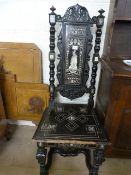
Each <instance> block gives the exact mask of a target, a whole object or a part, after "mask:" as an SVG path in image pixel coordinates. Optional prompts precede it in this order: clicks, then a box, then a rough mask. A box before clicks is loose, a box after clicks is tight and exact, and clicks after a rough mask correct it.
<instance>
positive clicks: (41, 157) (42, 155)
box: [36, 142, 48, 175]
mask: <svg viewBox="0 0 131 175" xmlns="http://www.w3.org/2000/svg"><path fill="white" fill-rule="evenodd" d="M37 147H38V149H37V154H36V159H37V160H38V163H39V164H40V175H48V171H47V169H46V154H47V150H46V149H45V147H44V144H43V143H41V142H38V143H37Z"/></svg>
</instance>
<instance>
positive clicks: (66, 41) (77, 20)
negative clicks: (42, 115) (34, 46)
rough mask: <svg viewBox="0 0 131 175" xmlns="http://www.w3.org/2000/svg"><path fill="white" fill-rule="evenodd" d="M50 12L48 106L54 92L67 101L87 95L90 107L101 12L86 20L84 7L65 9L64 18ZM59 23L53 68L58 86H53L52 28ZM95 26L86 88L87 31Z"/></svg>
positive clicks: (53, 53) (89, 41) (88, 58)
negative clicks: (59, 28) (56, 59)
mask: <svg viewBox="0 0 131 175" xmlns="http://www.w3.org/2000/svg"><path fill="white" fill-rule="evenodd" d="M54 11H55V8H54V7H52V8H51V13H50V14H49V22H50V25H51V26H50V52H49V60H50V102H51V104H54V98H55V92H56V89H57V90H58V91H59V93H60V94H61V95H62V96H64V97H67V98H69V99H71V100H73V99H75V98H78V97H81V96H83V95H84V94H85V93H89V100H88V105H89V106H90V107H93V106H94V100H93V99H94V94H95V82H96V72H97V64H98V61H99V57H100V56H99V50H100V42H101V35H102V27H103V24H104V16H103V13H104V10H99V15H98V16H94V17H93V18H90V16H89V13H88V11H87V9H86V8H85V7H82V6H80V5H78V4H76V5H75V6H71V7H69V8H68V9H67V11H66V12H65V14H64V16H63V17H61V16H60V15H56V14H55V12H54ZM56 22H61V23H62V25H61V31H60V33H59V35H58V42H57V47H58V50H59V54H58V57H57V58H58V59H59V63H58V66H57V78H58V82H59V83H58V86H57V88H55V85H54V81H55V79H54V74H55V72H54V68H55V63H54V62H55V24H56ZM93 24H96V28H97V29H96V38H95V45H94V54H93V58H92V73H91V80H90V86H89V87H87V80H88V78H89V60H90V51H91V49H92V39H93V36H92V33H91V27H92V26H93Z"/></svg>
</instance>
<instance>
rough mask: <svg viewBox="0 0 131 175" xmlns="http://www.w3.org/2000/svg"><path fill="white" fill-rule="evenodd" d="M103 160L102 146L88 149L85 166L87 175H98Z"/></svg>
mask: <svg viewBox="0 0 131 175" xmlns="http://www.w3.org/2000/svg"><path fill="white" fill-rule="evenodd" d="M104 160H105V159H104V146H103V145H99V146H98V147H96V148H89V150H87V151H86V165H87V167H88V169H89V175H98V170H99V166H100V165H101V164H102V162H103V161H104Z"/></svg>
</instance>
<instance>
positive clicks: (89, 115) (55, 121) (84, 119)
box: [33, 104, 107, 143]
mask: <svg viewBox="0 0 131 175" xmlns="http://www.w3.org/2000/svg"><path fill="white" fill-rule="evenodd" d="M101 128H102V127H100V123H99V121H98V120H97V115H96V113H95V110H94V109H92V110H89V109H88V108H87V105H78V104H70V105H69V104H56V105H55V109H54V110H53V111H49V108H47V109H46V110H45V112H44V113H43V116H42V119H41V121H40V123H39V126H38V128H37V130H36V132H35V134H34V137H33V139H35V140H41V141H46V140H48V142H51V140H52V142H53V140H59V141H60V140H68V141H71V140H73V141H75V140H77V141H79V140H81V141H90V142H95V143H96V142H103V143H107V137H106V136H105V132H104V130H103V129H101Z"/></svg>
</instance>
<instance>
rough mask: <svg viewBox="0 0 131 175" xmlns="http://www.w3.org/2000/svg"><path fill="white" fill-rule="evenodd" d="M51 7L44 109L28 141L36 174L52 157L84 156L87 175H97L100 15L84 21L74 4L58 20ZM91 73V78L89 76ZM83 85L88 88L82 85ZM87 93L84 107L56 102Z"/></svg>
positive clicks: (101, 137)
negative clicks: (33, 147) (58, 27)
mask: <svg viewBox="0 0 131 175" xmlns="http://www.w3.org/2000/svg"><path fill="white" fill-rule="evenodd" d="M54 11H55V8H54V7H52V8H51V13H50V14H49V22H50V52H49V61H50V79H49V80H50V104H49V107H48V108H47V109H46V110H45V111H44V113H43V116H42V119H41V121H40V123H39V125H38V127H37V130H36V132H35V134H34V136H33V139H34V140H35V141H36V142H37V146H38V150H37V154H36V158H37V160H38V162H39V164H40V175H47V174H48V170H49V168H50V166H51V163H52V156H53V154H54V153H58V154H60V155H61V156H77V155H78V154H79V153H83V154H84V155H85V160H86V161H85V162H86V165H87V167H88V169H89V174H90V175H98V169H99V166H100V165H101V164H102V162H103V161H104V148H105V146H106V145H107V144H108V143H109V142H108V139H107V137H106V134H105V132H104V130H103V128H102V126H101V125H100V123H99V120H98V117H97V114H96V113H95V109H94V95H95V82H96V75H97V74H96V72H97V65H98V61H99V57H100V56H99V50H100V42H101V34H102V27H103V24H104V16H103V13H104V10H99V15H98V16H94V17H93V18H90V16H89V13H88V11H87V9H86V8H85V7H82V6H80V5H78V4H77V5H74V6H71V7H69V8H68V9H67V11H66V12H65V14H64V16H63V17H61V16H60V15H56V14H55V12H54ZM57 22H58V23H60V24H61V30H60V33H59V35H58V41H57V47H58V50H59V53H58V57H57V58H58V60H59V63H58V65H57V79H58V85H57V86H55V83H54V82H55V78H54V75H55V71H54V69H55V25H56V23H57ZM93 24H95V25H96V36H95V44H94V49H93V50H94V54H93V56H92V68H91V69H90V66H89V60H90V51H91V49H92V45H93V44H92V40H93V36H92V34H91V27H92V26H93ZM90 72H91V73H90ZM87 82H90V83H88V84H89V86H87ZM86 93H88V94H89V97H88V100H87V101H88V103H87V104H72V103H62V102H60V101H58V100H56V99H57V96H58V95H59V94H60V95H61V96H63V97H66V98H68V99H69V100H68V101H72V100H74V99H77V98H78V99H77V100H78V101H79V98H80V97H82V96H83V95H84V94H86Z"/></svg>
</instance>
